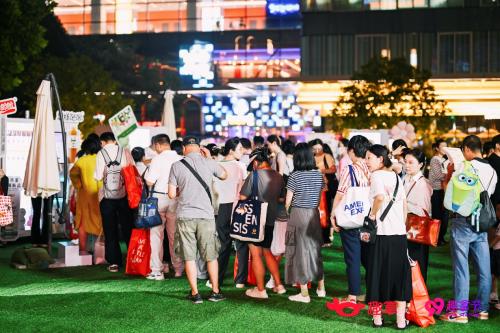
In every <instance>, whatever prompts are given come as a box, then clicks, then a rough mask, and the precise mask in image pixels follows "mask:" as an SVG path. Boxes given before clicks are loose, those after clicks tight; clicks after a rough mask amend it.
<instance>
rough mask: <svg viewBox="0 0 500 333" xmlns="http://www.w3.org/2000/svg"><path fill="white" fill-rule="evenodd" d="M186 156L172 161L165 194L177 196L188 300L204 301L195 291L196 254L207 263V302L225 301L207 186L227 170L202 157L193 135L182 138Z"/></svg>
mask: <svg viewBox="0 0 500 333" xmlns="http://www.w3.org/2000/svg"><path fill="white" fill-rule="evenodd" d="M183 145H184V155H185V158H184V159H183V160H181V161H178V162H175V163H174V164H173V165H172V168H171V170H170V177H169V186H168V196H169V197H170V198H171V199H174V198H176V197H178V205H177V232H176V233H175V241H174V243H175V246H174V247H175V251H176V253H177V254H178V255H179V256H180V257H181V258H182V259H183V260H184V263H185V270H186V276H187V278H188V281H189V285H190V287H191V292H190V294H189V296H188V299H189V300H191V301H192V302H193V303H195V304H199V303H202V302H203V299H202V297H201V296H200V294H199V293H198V286H197V274H198V273H197V268H196V254H197V252H198V251H199V253H200V256H201V259H203V260H205V261H206V262H207V266H208V275H209V276H210V281H211V283H212V294H211V295H210V297H209V298H208V300H209V301H212V302H218V301H222V300H224V299H225V298H224V296H223V295H222V293H221V291H220V289H219V281H218V263H217V257H218V254H219V247H220V242H219V238H218V236H217V232H216V228H215V218H214V209H213V206H212V194H211V192H210V186H209V185H207V184H212V181H213V177H214V176H215V177H217V178H219V179H221V180H224V179H226V178H227V172H226V170H224V168H223V167H222V166H220V165H219V164H218V163H217V162H215V161H213V160H211V159H207V158H205V157H203V155H202V154H201V148H200V141H199V140H198V138H196V137H193V136H187V137H185V138H184V140H183Z"/></svg>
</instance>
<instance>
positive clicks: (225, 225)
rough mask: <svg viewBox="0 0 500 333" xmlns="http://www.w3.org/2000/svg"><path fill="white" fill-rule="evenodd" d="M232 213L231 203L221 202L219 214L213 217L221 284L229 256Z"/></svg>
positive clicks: (220, 283)
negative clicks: (216, 236)
mask: <svg viewBox="0 0 500 333" xmlns="http://www.w3.org/2000/svg"><path fill="white" fill-rule="evenodd" d="M232 214H233V204H232V203H223V204H220V205H219V215H217V218H216V219H215V226H216V228H217V234H218V235H219V240H220V250H219V259H218V262H219V285H222V282H223V281H224V276H225V275H226V271H227V266H228V265H229V258H230V256H231V243H232V239H231V236H230V235H229V234H230V233H231V216H232Z"/></svg>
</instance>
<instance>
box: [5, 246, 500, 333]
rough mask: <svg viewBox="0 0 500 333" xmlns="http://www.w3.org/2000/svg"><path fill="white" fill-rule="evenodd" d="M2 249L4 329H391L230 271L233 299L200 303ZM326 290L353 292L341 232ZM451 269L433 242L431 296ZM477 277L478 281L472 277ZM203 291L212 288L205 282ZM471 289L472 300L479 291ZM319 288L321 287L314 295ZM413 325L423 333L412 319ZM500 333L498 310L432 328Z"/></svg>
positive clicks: (146, 284) (163, 287)
mask: <svg viewBox="0 0 500 333" xmlns="http://www.w3.org/2000/svg"><path fill="white" fill-rule="evenodd" d="M22 245H23V244H21V243H17V244H11V245H9V246H7V247H6V248H3V249H0V332H2V333H3V332H64V331H67V332H259V333H260V332H288V333H290V332H343V333H347V332H350V331H351V332H353V331H355V332H374V331H375V332H390V331H395V329H394V323H395V317H394V316H392V317H389V318H386V322H385V324H386V326H387V328H384V329H382V330H378V331H377V330H375V329H373V328H372V327H371V321H370V318H369V316H368V314H367V313H366V310H365V311H364V312H362V313H361V314H360V315H359V316H357V317H355V318H343V317H339V316H338V315H337V314H336V313H334V312H331V311H328V310H327V309H326V307H325V302H326V301H325V300H321V299H318V298H317V297H312V302H311V303H310V304H301V303H300V304H298V303H293V302H290V301H288V299H287V295H290V294H291V293H295V290H293V289H292V288H289V291H288V293H287V295H282V296H281V295H280V296H278V295H274V294H272V293H269V295H270V298H269V300H263V301H257V300H252V299H248V298H247V297H245V296H244V292H243V291H242V290H238V289H235V288H234V286H233V285H232V284H231V283H230V282H231V279H230V278H229V277H228V278H227V280H226V282H225V284H224V286H223V291H224V294H225V295H226V296H227V298H228V299H227V300H226V301H224V302H219V303H211V302H208V301H205V302H204V303H203V304H200V305H193V304H191V303H190V302H188V301H186V300H185V296H186V295H187V292H188V285H187V281H186V280H185V279H184V278H182V279H174V278H169V279H167V280H165V281H148V280H145V279H144V278H139V277H130V276H125V275H124V274H122V273H119V274H113V273H109V272H107V271H106V269H105V267H104V266H93V267H76V268H63V269H52V270H45V271H33V270H16V269H13V268H11V267H10V266H9V260H10V255H11V253H12V252H13V250H14V249H15V248H17V247H19V246H22ZM323 254H324V261H325V271H326V287H327V297H328V298H330V297H331V296H335V297H342V296H345V294H346V288H347V282H346V274H345V266H344V262H343V256H342V252H341V249H340V242H339V240H338V237H337V238H336V240H335V242H334V247H332V248H328V249H324V251H323ZM451 278H452V274H451V265H450V257H449V250H448V248H447V247H444V248H443V247H442V248H437V249H431V254H430V267H429V286H428V287H429V292H430V294H431V297H443V298H444V299H446V300H448V299H451V298H452V293H451V285H452V279H451ZM473 284H474V282H473ZM199 285H200V291H201V293H202V295H205V296H208V293H209V290H208V289H207V288H206V287H205V286H204V282H201V281H200V283H199ZM474 292H475V288H472V289H471V297H470V298H471V299H474V297H475V294H474ZM312 295H314V293H313V294H312ZM409 330H410V331H411V332H417V331H419V332H423V330H422V329H421V328H418V327H416V326H411V327H410V328H409ZM453 331H460V332H499V331H500V316H499V315H498V311H495V310H490V320H488V321H478V320H475V319H471V320H470V321H469V324H467V325H461V324H453V323H444V322H440V321H437V324H436V325H434V326H432V327H429V328H426V329H425V332H429V333H430V332H439V333H447V332H453Z"/></svg>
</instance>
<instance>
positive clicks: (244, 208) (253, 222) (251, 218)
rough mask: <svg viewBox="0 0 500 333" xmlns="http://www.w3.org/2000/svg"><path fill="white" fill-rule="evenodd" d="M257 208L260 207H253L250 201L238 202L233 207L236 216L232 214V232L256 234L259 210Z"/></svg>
mask: <svg viewBox="0 0 500 333" xmlns="http://www.w3.org/2000/svg"><path fill="white" fill-rule="evenodd" d="M258 210H260V207H255V206H254V205H253V204H252V203H249V202H244V203H240V204H239V205H238V207H236V209H235V213H236V214H235V215H236V216H238V217H236V216H233V232H234V233H242V234H247V235H256V234H257V230H258V228H259V223H258V222H257V216H258V215H259V214H260V212H259V211H258ZM254 212H255V214H254Z"/></svg>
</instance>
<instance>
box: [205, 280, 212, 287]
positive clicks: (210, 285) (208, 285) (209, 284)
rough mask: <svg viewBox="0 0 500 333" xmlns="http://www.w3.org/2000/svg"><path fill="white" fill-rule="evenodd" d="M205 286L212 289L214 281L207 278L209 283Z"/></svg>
mask: <svg viewBox="0 0 500 333" xmlns="http://www.w3.org/2000/svg"><path fill="white" fill-rule="evenodd" d="M205 286H207V287H208V288H210V289H212V283H211V282H210V280H207V283H205Z"/></svg>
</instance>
